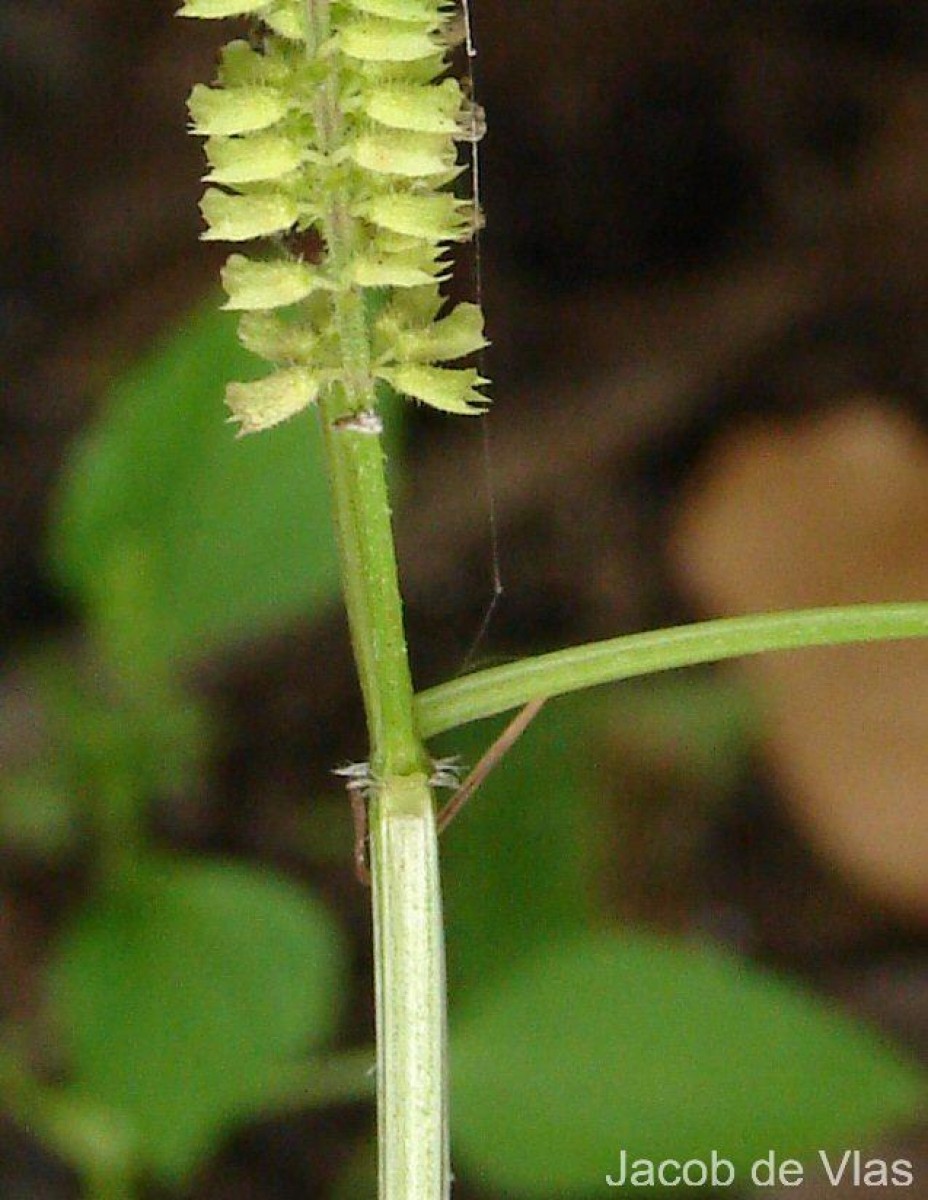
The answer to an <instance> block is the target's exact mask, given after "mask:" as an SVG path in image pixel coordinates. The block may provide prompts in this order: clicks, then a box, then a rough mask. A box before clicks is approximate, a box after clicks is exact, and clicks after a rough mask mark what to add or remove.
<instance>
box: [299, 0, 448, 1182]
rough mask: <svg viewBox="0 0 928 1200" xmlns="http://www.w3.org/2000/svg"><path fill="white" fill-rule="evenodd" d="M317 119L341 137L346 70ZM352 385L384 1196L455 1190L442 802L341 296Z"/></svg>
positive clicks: (348, 448)
mask: <svg viewBox="0 0 928 1200" xmlns="http://www.w3.org/2000/svg"><path fill="white" fill-rule="evenodd" d="M308 6H309V7H308V11H309V15H310V24H311V29H312V31H313V37H314V40H315V41H316V42H317V47H311V49H316V48H318V46H321V45H323V44H324V43H325V41H326V39H327V38H328V35H329V6H328V2H327V0H308ZM316 115H317V122H318V125H319V129H320V131H321V132H322V133H323V136H324V138H325V140H326V142H327V143H328V145H329V146H330V148H335V147H337V145H338V142H339V137H340V125H341V113H340V111H339V103H338V89H337V80H336V79H335V77H334V74H332V75H330V77H329V82H328V84H327V86H326V87H325V88H324V89H323V90H322V93H321V94H320V96H319V100H318V107H317V114H316ZM322 232H323V235H324V238H325V242H326V248H327V253H328V256H329V260H330V263H331V265H332V268H333V273H334V274H335V275H336V276H338V275H339V274H340V273H341V272H342V271H343V269H344V267H345V264H346V263H347V262H348V261H350V258H351V255H352V253H353V251H354V249H355V242H356V239H357V237H358V229H357V226H356V223H355V221H354V219H353V218H352V216H351V214H350V213H349V212H348V211H347V208H346V207H345V206H344V205H342V204H339V203H338V202H337V201H336V202H335V203H334V204H333V207H332V209H331V211H330V212H328V213H327V214H326V216H325V218H324V220H323V222H322ZM335 315H336V324H337V329H338V336H339V343H340V346H341V358H342V368H343V383H342V384H340V385H339V386H338V387H335V388H333V389H332V390H331V391H330V392H329V394H328V395H327V396H325V397H324V398H323V399H322V400H321V402H320V406H319V407H320V413H321V417H322V427H323V432H324V445H325V452H326V458H327V462H328V469H329V476H330V479H331V484H332V498H333V510H334V517H335V531H336V537H337V541H338V549H339V557H340V561H341V570H342V579H343V583H344V591H345V605H346V608H347V611H348V624H349V627H350V630H351V642H352V646H353V648H354V656H355V661H356V663H357V668H358V676H359V679H360V682H361V690H362V693H363V696H364V707H365V711H366V714H367V726H368V732H369V736H370V747H371V763H370V767H371V777H372V780H373V787H372V790H371V797H370V805H369V811H368V819H369V829H370V854H371V895H372V904H373V924H374V984H375V1001H376V1008H377V1132H378V1158H379V1189H378V1190H379V1196H380V1200H444V1198H446V1197H447V1196H448V1194H449V1189H450V1182H449V1181H450V1169H449V1150H448V1102H447V1094H448V1082H447V1053H446V1042H447V1033H446V1017H445V1009H446V1004H445V952H444V933H443V925H442V913H441V888H440V882H439V874H438V834H437V831H436V828H435V804H434V800H433V797H432V793H431V789H430V787H429V782H428V780H429V773H430V772H429V758H428V755H427V754H426V752H425V749H424V747H423V745H422V742H421V739H420V737H419V734H418V730H417V726H416V717H415V709H414V697H413V687H412V677H411V674H410V669H409V657H408V654H407V650H406V637H405V632H404V627H403V606H402V600H401V597H400V588H399V579H398V572H397V565H396V551H395V548H394V542H393V529H392V525H391V520H390V500H389V495H388V492H387V482H386V472H385V466H384V454H383V446H382V444H381V438H380V435H379V433H377V432H376V428H375V426H374V425H373V423H372V422H370V421H367V422H366V423H365V422H358V421H357V420H356V419H355V418H357V416H358V414H361V413H365V412H367V411H368V410H370V409H373V407H374V382H373V377H372V374H371V369H370V338H369V333H368V328H367V318H366V313H365V307H364V294H363V292H362V290H361V289H360V288H358V287H351V288H347V289H346V290H344V291H342V292H339V293H336V298H335Z"/></svg>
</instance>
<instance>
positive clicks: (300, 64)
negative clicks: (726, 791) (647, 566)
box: [180, 0, 928, 1200]
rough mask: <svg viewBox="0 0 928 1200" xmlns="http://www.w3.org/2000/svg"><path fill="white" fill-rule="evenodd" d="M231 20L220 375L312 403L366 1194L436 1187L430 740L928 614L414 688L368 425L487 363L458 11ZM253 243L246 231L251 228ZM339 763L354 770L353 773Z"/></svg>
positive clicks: (416, 6)
mask: <svg viewBox="0 0 928 1200" xmlns="http://www.w3.org/2000/svg"><path fill="white" fill-rule="evenodd" d="M180 12H181V15H184V16H189V17H201V18H209V19H218V18H224V17H237V16H238V17H242V16H243V17H248V18H250V19H252V20H253V21H254V22H256V23H257V25H258V28H259V32H258V34H257V35H256V36H255V37H253V38H251V39H250V40H248V41H245V40H236V41H233V42H231V43H230V44H229V45H227V46H226V47H225V49H224V51H223V52H222V56H221V62H220V66H219V72H218V79H217V82H216V85H215V86H212V87H207V86H204V85H198V86H197V87H195V88H194V90H193V92H192V94H191V97H190V101H189V109H190V114H191V118H192V128H193V132H194V133H196V134H198V135H201V136H203V137H205V138H206V157H207V160H208V163H209V171H208V173H207V175H206V180H207V182H208V184H209V187H208V190H207V191H206V194H205V196H204V197H203V201H202V212H203V216H204V218H205V220H206V224H207V230H206V232H205V233H204V234H203V236H204V237H205V238H208V239H213V240H219V241H230V242H242V243H249V244H250V245H249V249H248V253H247V254H242V253H234V254H232V255H231V256H230V258H229V259H228V261H227V263H226V265H225V267H224V269H223V271H222V281H223V285H224V288H225V290H226V293H227V296H228V299H227V303H226V307H227V308H229V309H232V310H236V311H239V312H241V314H242V315H241V318H240V326H239V329H240V335H241V339H242V341H243V342H244V344H245V345H246V346H247V347H248V348H249V349H250V350H252V351H254V352H255V353H257V354H258V355H260V356H261V357H263V358H265V359H267V360H268V361H269V362H270V363H271V364H272V369H271V371H270V373H269V374H268V375H267V376H266V377H265V378H263V379H260V380H258V381H257V382H251V383H232V384H230V385H229V388H228V392H227V403H228V406H229V408H230V410H231V413H232V420H233V421H234V422H235V423H237V425H238V428H239V432H240V433H241V434H251V433H255V432H258V431H261V430H265V429H269V428H271V427H272V426H274V425H276V424H278V423H279V422H281V421H284V420H286V419H288V418H290V417H292V416H294V415H295V414H297V413H299V412H300V411H302V410H303V409H306V408H308V407H310V406H311V405H312V406H315V407H316V409H317V411H318V415H319V419H320V421H321V423H322V428H323V432H324V444H325V453H326V457H327V464H328V471H329V475H330V480H331V490H332V496H333V507H334V516H335V525H336V535H337V540H338V546H339V555H340V562H341V570H342V576H343V584H344V593H345V600H346V607H347V611H348V619H349V625H350V631H351V639H352V645H353V650H354V655H355V659H356V662H357V669H358V675H359V679H360V684H361V690H362V693H363V699H364V706H365V712H366V718H367V724H368V730H369V737H370V756H369V762H370V766H369V771H368V770H367V769H365V770H364V772H363V779H364V783H365V797H364V798H365V801H366V803H367V805H368V825H369V830H370V863H371V874H372V897H373V918H374V940H375V992H376V1008H377V1045H378V1052H377V1094H378V1139H379V1177H380V1196H381V1198H382V1200H438V1198H440V1197H446V1196H448V1194H449V1191H450V1166H449V1148H448V1147H449V1134H448V1105H447V1094H448V1088H447V1056H446V1032H445V1029H446V1017H445V1011H446V998H445V966H444V943H443V927H442V914H441V893H440V883H439V869H438V843H437V830H436V815H435V814H436V809H435V801H434V782H435V768H434V764H433V763H432V761H431V758H430V756H429V754H428V752H427V750H426V748H425V745H424V738H426V737H430V736H432V735H433V734H436V733H439V732H442V731H444V730H447V729H451V728H454V727H455V726H458V725H461V724H463V723H465V722H468V721H472V720H477V719H479V718H481V717H485V716H488V715H491V714H493V713H498V712H502V711H505V710H506V709H509V708H513V707H516V706H519V705H523V704H527V703H529V702H532V701H538V700H541V699H543V698H545V697H549V696H556V695H558V694H562V693H565V692H568V691H572V690H576V689H578V688H582V687H588V686H592V685H594V684H600V683H605V682H608V681H610V680H615V679H621V678H627V677H630V676H632V675H639V674H644V673H647V672H652V671H659V670H664V669H668V668H671V667H678V666H684V665H687V664H690V663H696V662H707V661H710V660H717V659H722V658H729V657H733V656H735V655H740V654H749V653H756V652H758V651H762V650H770V649H783V648H795V647H798V646H805V645H813V644H816V645H824V644H836V643H840V642H853V641H866V640H874V639H877V638H902V637H913V636H918V637H920V636H925V635H926V634H928V605H926V604H897V605H866V606H854V607H851V608H844V609H828V610H817V611H812V612H803V613H780V614H772V615H764V616H754V617H746V618H740V619H732V620H727V621H714V622H707V623H704V624H702V625H694V626H689V627H683V628H678V629H672V630H663V631H659V632H655V633H648V634H639V635H632V636H629V637H622V638H616V639H614V640H611V641H607V642H602V643H597V644H593V645H587V646H579V647H574V648H572V649H568V650H563V651H559V652H556V653H554V654H548V655H542V656H539V657H536V658H529V659H524V660H522V661H520V662H517V663H513V664H509V665H507V666H505V667H499V668H495V669H492V670H487V671H478V672H475V673H474V674H472V675H468V676H465V677H464V678H461V679H457V680H453V681H451V682H449V683H448V684H444V685H441V686H439V687H436V688H433V689H431V690H430V691H428V692H425V693H423V694H421V695H419V696H416V694H415V693H414V690H413V684H412V676H411V671H410V665H409V658H408V654H407V648H406V640H405V634H404V626H403V613H402V603H401V596H400V589H399V583H398V573H397V565H396V558H395V553H394V544H393V535H392V528H391V518H390V507H389V499H388V493H387V487H386V480H385V471H384V453H383V449H382V445H381V422H380V418H379V416H378V411H377V410H378V403H379V401H380V400H381V398H382V395H383V393H384V390H385V389H392V390H393V391H395V392H398V393H400V394H401V395H404V396H406V397H409V398H411V399H412V400H415V401H419V402H421V403H423V404H426V405H429V406H432V407H433V408H436V409H439V410H441V411H443V412H445V413H452V414H462V415H479V414H480V413H482V412H483V411H484V409H485V407H486V404H487V401H486V398H485V396H484V394H483V393H482V392H481V391H480V388H481V387H482V386H483V385H484V384H485V383H486V381H485V380H483V379H482V378H481V377H480V376H479V374H478V372H477V371H476V370H475V369H474V368H472V367H466V366H464V367H462V366H460V365H452V366H449V365H448V364H449V363H455V362H456V361H457V360H460V359H465V358H467V356H469V355H472V354H473V353H474V352H476V351H478V350H480V349H481V348H482V347H483V346H484V345H485V340H484V336H483V320H482V316H481V313H480V310H479V308H478V306H476V305H474V304H467V303H462V304H458V305H456V306H455V307H451V308H448V307H447V306H446V305H445V303H444V301H443V298H442V295H441V292H440V284H441V282H442V280H443V279H444V278H445V276H446V274H447V268H448V262H447V257H446V256H447V247H448V245H449V244H450V243H452V242H456V241H461V240H465V239H466V238H468V237H469V236H470V235H471V233H472V232H473V230H474V228H475V225H476V224H477V219H478V218H477V214H476V212H475V205H474V203H473V202H472V201H471V200H469V199H467V200H462V199H459V198H457V197H456V196H455V194H454V192H453V191H452V190H451V185H452V183H453V181H454V180H455V178H456V177H457V176H458V175H459V173H460V171H461V167H460V166H459V164H458V154H457V150H456V143H457V142H459V141H461V140H465V139H466V138H467V137H468V136H469V133H470V131H471V130H472V129H473V127H474V123H475V122H474V112H473V108H472V106H471V103H470V101H469V100H468V99H467V98H466V96H465V92H464V90H463V88H462V86H461V84H460V83H459V82H458V81H457V80H456V79H455V78H454V77H453V76H452V75H451V73H450V57H451V48H452V46H453V44H454V42H455V40H456V37H457V35H456V33H455V30H456V28H458V27H459V24H460V22H459V19H458V17H457V15H456V13H455V12H454V10H453V6H449V5H448V4H446V3H444V2H442V0H187V2H186V3H185V4H184V6H183V8H182V9H181V10H180ZM256 242H257V243H258V245H259V249H257V250H256V249H255V248H254V243H256ZM352 782H353V783H357V778H354V779H353V780H352Z"/></svg>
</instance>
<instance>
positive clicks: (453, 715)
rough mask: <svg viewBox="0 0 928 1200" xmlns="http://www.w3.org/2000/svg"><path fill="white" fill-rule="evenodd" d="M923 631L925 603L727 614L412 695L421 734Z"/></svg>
mask: <svg viewBox="0 0 928 1200" xmlns="http://www.w3.org/2000/svg"><path fill="white" fill-rule="evenodd" d="M926 636H928V604H855V605H851V606H849V607H847V608H816V609H805V610H799V611H796V612H780V613H762V614H759V615H757V616H748V617H730V618H726V619H723V620H718V621H704V622H701V623H699V624H696V625H678V626H676V627H674V628H671V629H659V630H656V631H654V632H653V633H633V634H629V635H627V636H625V637H617V638H609V639H608V640H606V641H602V642H589V643H587V644H586V645H583V646H572V647H570V648H569V649H567V650H556V651H554V652H553V653H551V654H539V655H536V656H534V657H532V658H523V659H520V660H519V661H518V662H514V663H507V664H506V665H505V666H502V667H493V668H491V669H490V670H487V671H476V672H474V674H473V675H465V676H464V677H463V678H460V679H454V680H452V681H451V682H450V683H443V684H440V685H439V686H438V687H433V688H429V690H428V691H426V692H421V693H420V694H419V695H418V696H417V697H416V712H417V714H418V718H419V729H420V732H421V734H422V736H423V737H426V738H429V737H434V736H435V735H436V734H439V733H444V732H445V731H446V730H448V729H455V728H457V726H459V725H466V724H467V723H468V722H470V721H479V720H481V719H482V718H483V717H492V716H494V715H495V714H497V713H501V712H506V711H507V710H508V709H511V708H518V707H519V706H520V705H522V704H527V703H528V702H529V701H530V700H538V699H542V698H544V697H547V696H561V695H565V694H566V693H567V692H577V691H581V690H582V689H583V688H588V687H594V686H596V685H598V684H603V683H614V682H615V681H617V680H619V679H631V678H633V677H634V676H636V675H650V674H652V673H654V672H657V671H670V670H672V669H674V668H676V667H690V666H695V665H696V664H697V663H708V662H718V661H721V660H722V659H726V658H739V657H741V655H744V654H759V653H761V652H762V651H766V650H796V649H799V648H801V647H803V646H837V645H841V644H845V643H849V642H876V641H890V640H897V639H899V638H921V637H926Z"/></svg>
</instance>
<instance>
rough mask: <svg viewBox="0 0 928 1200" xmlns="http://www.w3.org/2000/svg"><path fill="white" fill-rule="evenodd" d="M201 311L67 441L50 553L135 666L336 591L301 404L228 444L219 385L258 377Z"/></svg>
mask: <svg viewBox="0 0 928 1200" xmlns="http://www.w3.org/2000/svg"><path fill="white" fill-rule="evenodd" d="M235 325H236V323H235V319H234V317H233V316H232V315H230V314H229V313H223V312H220V311H219V310H218V309H217V308H216V307H215V306H212V305H211V306H210V307H209V308H208V309H205V310H204V311H203V312H201V313H199V314H197V315H194V316H192V317H191V318H190V319H189V320H188V321H187V322H186V323H185V324H184V325H183V327H182V328H181V329H179V330H178V331H177V333H176V334H175V335H174V336H173V337H172V338H171V339H170V340H169V341H167V342H166V343H165V344H164V345H163V346H162V347H161V348H160V350H158V351H156V352H155V353H154V354H153V355H152V356H151V357H150V358H148V359H147V360H146V361H145V362H144V363H141V364H139V365H138V366H137V367H135V368H134V369H133V370H131V371H130V372H129V373H128V374H126V375H125V376H124V377H123V378H122V379H121V380H120V381H119V383H117V384H116V386H115V387H114V388H113V389H112V391H111V394H110V396H109V399H108V402H107V403H106V405H105V407H104V409H103V411H102V413H101V415H100V417H99V419H98V420H97V422H96V423H95V424H94V426H93V427H92V428H91V430H90V431H89V432H88V433H87V434H86V435H85V437H84V438H83V440H82V441H81V442H80V443H79V444H78V446H77V447H76V449H75V451H74V453H73V457H72V462H71V466H70V469H69V470H68V472H67V474H66V478H65V481H64V484H63V487H62V491H61V494H60V497H59V503H58V511H57V520H56V523H55V525H54V527H53V530H52V538H51V543H52V555H53V558H54V561H55V563H56V565H57V568H58V570H59V573H60V575H61V576H62V578H63V580H64V581H65V582H66V583H67V584H68V585H69V586H70V587H72V588H73V589H74V590H75V591H76V592H77V594H78V595H79V596H80V597H81V598H82V599H83V600H84V602H85V603H86V604H88V605H89V606H90V607H91V610H92V611H93V612H95V613H96V614H97V615H98V617H99V618H100V619H102V621H103V622H104V624H105V623H106V622H107V621H109V624H110V625H116V626H117V632H116V633H115V634H112V633H111V634H110V636H111V637H115V639H116V640H117V641H118V642H120V643H121V644H123V645H124V646H125V645H128V646H129V652H131V655H132V656H134V657H135V658H136V659H137V660H144V659H146V658H149V657H150V658H152V659H153V660H155V661H157V660H158V658H159V657H160V658H162V659H170V658H174V657H177V656H188V657H189V656H191V655H194V654H198V653H203V652H207V651H209V650H210V649H211V648H213V647H215V646H216V645H217V644H220V643H222V642H223V641H225V640H226V639H234V638H238V637H242V636H243V635H245V634H251V633H253V632H257V631H260V630H261V629H262V628H266V627H268V626H271V625H273V624H275V623H278V622H280V621H282V620H284V619H286V618H289V617H292V616H294V615H295V614H298V613H303V614H305V613H308V612H311V611H312V610H313V609H314V608H315V607H318V606H320V605H322V604H324V603H325V602H326V601H327V600H329V599H330V598H331V597H332V596H333V595H334V594H335V592H336V589H337V563H336V557H335V549H334V542H333V539H332V535H331V531H330V521H329V508H328V494H327V483H326V477H325V469H324V466H323V462H322V455H321V445H320V434H319V430H318V428H317V422H316V421H315V420H314V419H312V414H310V416H309V417H305V418H296V419H295V420H294V421H292V422H290V423H288V424H286V425H283V426H281V427H280V428H279V429H276V430H274V431H272V432H270V433H268V434H265V435H263V436H261V437H252V438H244V439H240V440H236V439H235V437H234V434H233V431H232V429H231V428H230V426H229V425H228V424H227V422H226V420H225V416H226V413H225V409H224V406H223V393H224V389H225V384H226V382H227V381H228V380H230V379H241V380H247V379H252V378H255V377H257V376H260V375H261V374H262V373H264V371H265V369H266V368H265V365H264V364H262V363H261V362H260V361H259V360H258V359H257V358H255V357H254V356H253V355H251V354H249V353H248V352H247V351H245V350H244V349H243V348H242V346H241V345H240V344H239V342H238V339H237V337H236V333H235Z"/></svg>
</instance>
